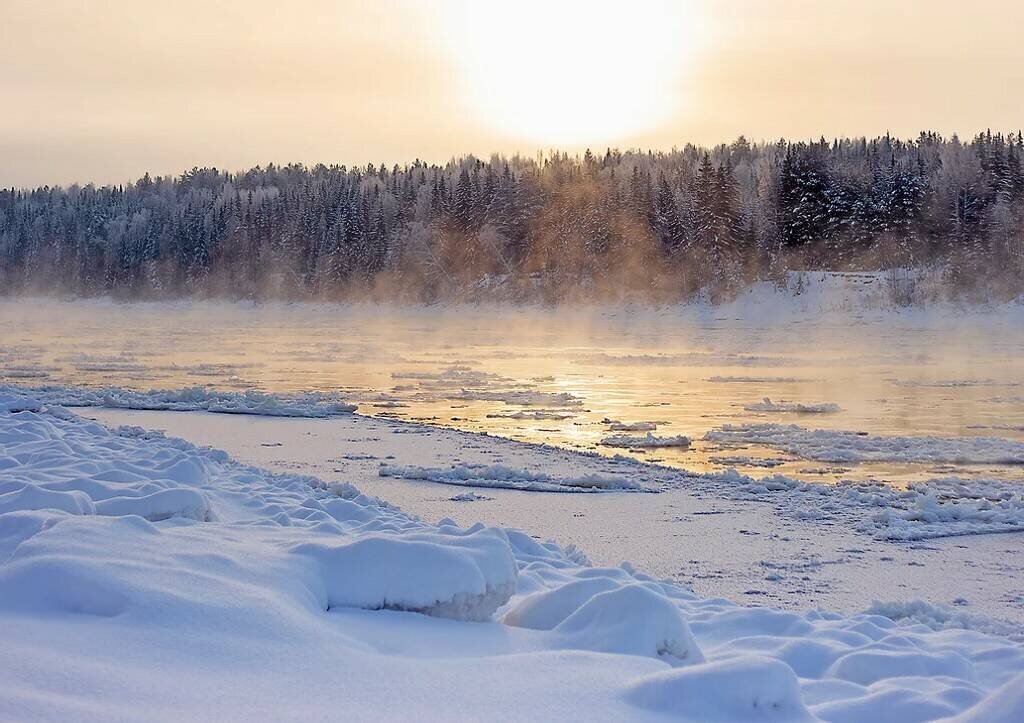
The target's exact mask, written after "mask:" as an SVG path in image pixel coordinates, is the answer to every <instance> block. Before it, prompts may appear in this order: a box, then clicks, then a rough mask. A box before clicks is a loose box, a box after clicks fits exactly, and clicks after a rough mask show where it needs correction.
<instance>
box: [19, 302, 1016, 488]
mask: <svg viewBox="0 0 1024 723" xmlns="http://www.w3.org/2000/svg"><path fill="white" fill-rule="evenodd" d="M1020 319H1021V316H1020V315H1019V314H1015V313H1008V312H1003V313H999V314H981V313H967V312H964V313H950V312H949V311H948V310H946V311H943V312H942V313H935V314H928V313H925V312H920V311H915V312H910V313H902V314H900V313H895V312H882V311H861V312H854V311H846V312H841V313H829V314H819V313H804V312H800V311H798V310H794V309H793V308H789V307H785V308H774V307H770V306H768V307H765V306H763V305H759V304H754V303H752V304H747V305H734V306H729V307H723V308H720V309H710V308H706V307H699V306H693V307H682V308H680V307H675V308H665V309H656V310H651V309H636V308H626V307H616V308H610V307H603V308H591V309H557V310H553V309H540V308H508V307H487V306H480V307H458V308H443V307H431V308H400V307H381V306H358V305H357V306H333V305H305V304H293V305H289V304H265V305H250V304H228V303H204V302H189V303H145V304H115V303H112V302H107V301H76V302H73V303H70V302H69V303H64V302H59V301H43V300H4V301H3V302H2V303H0V339H2V345H0V382H8V383H14V384H21V385H31V386H38V385H56V384H60V385H76V386H82V385H85V386H106V385H111V386H119V387H127V388H131V389H140V390H141V389H149V388H168V389H172V388H173V389H176V388H181V387H189V386H196V385H203V386H207V387H212V388H217V389H235V390H238V389H249V388H256V389H260V390H263V391H267V392H275V393H277V392H290V391H296V390H321V391H328V392H334V393H339V394H340V395H341V396H342V397H344V398H346V399H347V400H350V401H351V402H353V403H355V404H358V405H359V411H360V412H362V413H364V414H369V415H374V416H386V417H393V418H398V419H405V420H414V421H420V422H427V423H430V424H434V425H439V426H446V427H453V428H457V429H461V430H467V431H486V432H488V433H491V434H495V435H500V436H504V437H509V438H513V439H520V440H529V441H535V442H536V441H540V442H546V443H549V444H554V445H558V446H562V447H566V448H573V449H586V450H593V451H597V452H600V453H604V454H627V455H631V456H634V457H636V458H638V459H642V460H646V461H656V462H660V463H662V464H665V465H670V466H677V467H683V468H687V469H691V470H695V471H720V470H724V469H726V468H729V467H732V468H736V469H737V470H739V471H740V472H742V473H744V474H747V475H750V476H753V477H762V476H765V475H772V474H784V475H788V476H793V477H799V478H802V479H808V480H820V481H825V482H832V481H836V480H839V479H855V480H863V479H869V478H871V479H877V480H882V481H886V482H889V483H891V484H894V485H897V486H900V485H904V484H906V483H907V482H910V481H914V480H920V479H926V478H933V477H958V478H967V479H970V478H998V479H1012V480H1021V479H1022V478H1024V469H1022V467H1021V465H1020V463H1021V462H1022V461H1024V387H1022V386H1021V383H1022V381H1024V374H1022V366H1024V365H1022V364H1021V362H1020V357H1021V353H1022V351H1024V324H1021V323H1020ZM766 400H770V402H769V401H766ZM616 423H618V424H616ZM766 425H767V426H766ZM815 430H827V431H833V432H842V433H844V434H841V435H828V434H821V433H816V432H815ZM648 432H650V434H651V435H652V440H653V441H654V443H657V441H658V440H665V439H672V438H675V437H677V436H679V435H683V436H685V437H687V438H689V439H690V440H691V443H690V445H689V446H688V447H684V446H670V447H651V446H645V445H646V440H645V439H643V438H644V437H645V436H646V435H647V434H648ZM616 438H618V439H616ZM931 438H935V439H931Z"/></svg>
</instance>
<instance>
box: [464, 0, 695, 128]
mask: <svg viewBox="0 0 1024 723" xmlns="http://www.w3.org/2000/svg"><path fill="white" fill-rule="evenodd" d="M449 10H450V11H451V12H450V16H449V19H450V22H449V23H448V30H449V32H450V34H451V42H450V43H449V46H450V49H451V50H452V51H453V52H454V53H455V56H456V62H457V65H458V67H459V69H460V71H461V74H462V80H463V82H464V84H465V92H466V96H467V100H468V102H469V103H470V105H471V106H472V107H473V108H474V109H475V110H476V112H478V113H479V115H480V116H481V118H482V120H483V121H485V122H486V123H488V124H490V125H492V126H494V127H495V128H497V129H498V130H500V131H502V132H505V133H507V134H509V135H510V136H512V137H515V138H519V139H522V140H526V141H532V142H536V143H541V144H552V145H570V146H578V145H581V144H583V143H600V142H611V141H614V140H616V139H619V138H623V137H625V136H628V135H630V134H634V133H639V132H643V131H647V130H650V129H653V128H655V127H657V126H658V125H659V124H660V123H662V122H664V121H665V120H666V119H667V117H668V116H669V115H670V114H671V113H672V112H673V111H674V110H675V109H676V108H677V107H678V103H679V96H680V85H681V77H682V71H683V70H684V68H685V65H686V63H687V61H688V60H690V59H691V58H692V51H693V43H694V40H695V37H696V35H697V33H696V32H695V24H696V18H695V14H694V8H693V6H692V5H691V4H690V3H689V2H687V0H676V1H675V2H672V1H671V0H636V1H635V2H631V3H622V2H607V1H606V0H600V1H597V2H585V1H580V0H520V2H515V3H508V2H489V1H483V2H481V1H477V2H473V1H471V0H470V1H468V2H457V3H453V4H451V5H450V6H449Z"/></svg>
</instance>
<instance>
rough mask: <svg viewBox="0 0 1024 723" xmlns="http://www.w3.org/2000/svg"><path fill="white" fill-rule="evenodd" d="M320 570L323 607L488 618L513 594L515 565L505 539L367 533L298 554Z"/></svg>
mask: <svg viewBox="0 0 1024 723" xmlns="http://www.w3.org/2000/svg"><path fill="white" fill-rule="evenodd" d="M294 552H295V553H297V554H300V555H305V556H307V557H310V558H312V559H313V560H315V561H316V563H317V565H318V566H319V568H320V570H321V575H322V577H323V581H324V592H325V594H326V600H325V602H326V608H327V609H328V610H329V609H331V608H336V607H358V608H364V609H367V610H382V609H387V610H406V611H410V612H418V613H423V614H425V615H433V616H436V617H443V618H452V619H454V620H473V621H483V620H488V619H490V618H491V616H492V615H493V614H494V612H495V611H496V610H497V609H498V608H499V607H501V606H502V605H504V604H505V603H506V602H508V599H509V598H510V597H511V596H512V594H513V593H514V592H515V585H516V562H515V558H514V557H513V556H512V550H511V548H510V547H509V545H508V541H507V540H506V538H505V537H504V535H503V534H502V533H501V532H500V531H498V530H491V529H482V530H478V531H476V532H474V533H472V534H468V535H464V536H460V535H440V534H431V533H408V534H404V535H400V536H396V535H388V536H382V535H370V536H364V537H360V538H359V539H357V540H355V541H353V542H345V543H342V544H329V543H306V544H303V545H301V546H299V547H296V548H295V549H294Z"/></svg>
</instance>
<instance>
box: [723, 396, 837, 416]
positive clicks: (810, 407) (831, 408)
mask: <svg viewBox="0 0 1024 723" xmlns="http://www.w3.org/2000/svg"><path fill="white" fill-rule="evenodd" d="M743 408H744V409H745V410H746V411H748V412H782V413H789V414H835V413H836V412H838V411H840V409H839V405H838V404H835V403H833V402H819V403H817V404H805V403H801V402H787V401H786V400H781V401H778V402H773V401H772V400H771V399H769V398H768V397H765V398H764V399H762V400H761V401H760V402H757V403H755V404H744V405H743Z"/></svg>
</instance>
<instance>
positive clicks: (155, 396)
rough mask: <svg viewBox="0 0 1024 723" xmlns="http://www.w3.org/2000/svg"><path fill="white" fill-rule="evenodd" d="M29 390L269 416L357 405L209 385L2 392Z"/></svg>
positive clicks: (48, 395)
mask: <svg viewBox="0 0 1024 723" xmlns="http://www.w3.org/2000/svg"><path fill="white" fill-rule="evenodd" d="M17 394H29V395H31V397H33V398H35V399H36V400H38V401H40V402H42V403H45V404H51V405H60V406H64V407H112V408H117V409H148V410H168V411H174V412H194V411H206V412H218V413H221V414H255V415H262V416H270V417H330V416H333V415H336V414H347V413H349V412H354V411H355V410H356V405H354V404H350V403H348V402H346V401H345V400H343V399H341V398H339V397H338V396H337V395H335V394H329V393H326V392H297V393H290V394H265V393H263V392H259V391H255V390H247V391H243V392H229V391H222V390H216V389H210V388H207V387H187V388H185V389H178V390H169V389H150V390H148V391H136V390H133V389H124V388H121V387H102V388H99V389H91V388H82V387H62V386H42V387H34V388H30V389H26V388H24V387H10V386H3V385H0V396H3V395H8V396H11V397H14V396H15V395H17Z"/></svg>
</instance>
